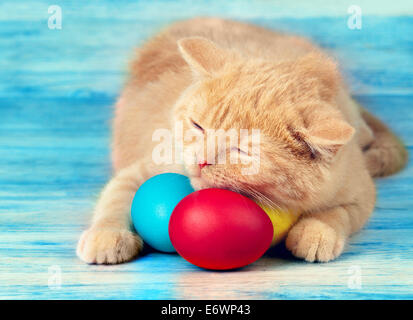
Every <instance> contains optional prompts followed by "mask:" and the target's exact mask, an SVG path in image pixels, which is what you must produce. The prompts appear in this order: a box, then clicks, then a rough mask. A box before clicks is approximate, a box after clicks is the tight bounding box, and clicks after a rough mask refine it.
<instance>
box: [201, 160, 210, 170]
mask: <svg viewBox="0 0 413 320" xmlns="http://www.w3.org/2000/svg"><path fill="white" fill-rule="evenodd" d="M198 165H199V169H202V168H203V167H205V166H210V164H209V163H207V162H206V161H204V162H202V163H198Z"/></svg>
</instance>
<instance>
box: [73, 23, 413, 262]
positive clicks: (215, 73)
mask: <svg viewBox="0 0 413 320" xmlns="http://www.w3.org/2000/svg"><path fill="white" fill-rule="evenodd" d="M115 112H116V115H115V119H114V142H113V165H114V169H115V175H114V177H113V178H112V180H111V181H110V182H109V183H108V184H107V186H106V187H105V188H104V190H103V192H102V194H101V196H100V199H99V201H98V203H97V205H96V208H95V212H94V217H93V222H92V226H91V227H90V228H89V229H88V230H87V231H85V232H84V233H83V235H82V236H81V239H80V241H79V244H78V249H77V253H78V255H79V257H80V258H81V259H82V260H84V261H86V262H88V263H107V264H112V263H120V262H124V261H128V260H130V259H132V258H133V257H134V256H136V255H137V254H138V253H139V251H140V250H141V249H142V245H143V243H142V240H141V239H140V237H139V235H137V234H136V233H134V232H133V231H131V221H130V205H131V201H132V198H133V195H134V194H135V192H136V190H137V189H138V188H139V186H140V185H141V184H142V183H143V182H144V181H145V180H146V179H148V178H150V177H151V176H153V175H155V174H158V173H161V172H177V173H184V172H185V173H186V174H189V176H190V178H191V182H192V184H193V186H194V187H195V188H197V189H200V188H206V187H221V188H230V189H233V190H236V191H239V192H243V193H246V194H249V195H251V196H252V197H253V198H256V199H257V200H260V201H264V202H267V203H270V204H273V205H275V206H279V207H284V208H289V209H293V210H298V211H301V212H303V215H302V216H301V218H300V220H299V221H298V222H297V223H296V224H295V225H294V226H293V227H292V229H291V230H290V232H289V234H288V236H287V239H286V246H287V248H288V249H289V250H290V251H291V252H292V253H293V254H294V255H295V256H297V257H299V258H303V259H305V260H307V261H323V262H325V261H329V260H332V259H334V258H336V257H338V256H339V255H340V254H341V252H342V251H343V248H344V246H345V244H346V241H347V239H348V237H349V236H350V235H351V234H352V233H354V232H356V231H358V230H359V229H360V228H361V227H362V226H363V225H364V224H365V222H366V221H367V219H368V218H369V216H370V214H371V212H372V211H373V208H374V203H375V187H374V184H373V180H372V177H373V176H382V175H388V174H392V173H394V172H396V171H398V170H400V169H401V168H402V167H403V166H404V164H405V163H406V159H407V153H406V151H405V149H404V147H403V146H402V144H401V143H400V142H399V141H398V140H397V138H396V137H395V136H394V135H393V134H392V133H391V132H390V131H389V129H388V128H387V127H386V126H385V125H384V124H383V123H382V122H380V121H379V120H378V119H377V118H375V117H374V116H373V115H371V114H370V113H368V112H367V111H366V110H364V109H362V108H361V107H360V106H358V105H357V104H356V103H355V102H354V101H353V100H352V99H351V97H350V95H349V93H348V92H347V90H346V88H345V86H344V84H343V82H342V80H341V78H340V74H339V72H338V70H337V66H336V63H335V62H334V61H333V60H332V59H331V58H329V57H328V56H327V55H326V54H325V53H323V52H322V51H321V50H320V49H319V48H317V47H316V46H314V45H313V44H311V43H310V42H308V41H307V40H305V39H302V38H299V37H294V36H288V35H282V34H278V33H275V32H273V31H270V30H266V29H263V28H260V27H257V26H253V25H248V24H244V23H239V22H234V21H228V20H222V19H215V18H197V19H191V20H188V21H183V22H179V23H176V24H174V25H172V26H171V27H169V28H168V29H167V30H165V31H164V32H162V33H161V34H159V35H157V36H156V37H154V38H153V39H151V40H150V41H149V42H147V43H146V44H145V45H144V46H143V47H142V48H140V49H139V51H138V54H137V57H136V59H135V60H134V61H133V64H132V66H131V76H130V78H129V81H128V83H127V84H126V87H125V89H124V91H123V93H122V95H121V97H120V98H119V100H118V103H117V105H116V110H115ZM176 121H183V124H184V129H185V130H193V131H195V132H198V133H197V134H201V135H202V134H203V133H202V132H200V130H199V129H197V128H196V127H194V125H193V123H191V121H195V122H197V123H198V124H199V125H200V126H202V127H203V128H214V129H230V128H235V129H241V128H249V129H252V128H257V129H260V130H261V144H260V148H261V149H260V168H259V172H258V173H257V174H254V175H243V174H241V172H240V168H241V166H240V165H231V164H212V165H209V166H205V167H203V168H202V169H200V167H199V166H198V165H196V164H187V165H186V166H185V169H184V166H182V165H170V166H166V165H165V166H159V165H156V164H154V162H153V161H152V150H153V148H154V147H155V145H156V144H158V143H159V142H156V141H152V134H153V132H154V130H156V129H158V128H169V129H172V128H173V126H174V123H176ZM186 147H189V148H195V149H196V147H197V146H196V145H191V143H187V145H186ZM228 152H233V151H231V150H229V151H228ZM198 160H199V161H201V162H202V161H203V160H205V159H198ZM184 170H185V171H184ZM234 214H237V213H236V212H234Z"/></svg>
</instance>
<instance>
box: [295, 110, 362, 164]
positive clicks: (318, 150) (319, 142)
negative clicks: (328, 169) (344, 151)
mask: <svg viewBox="0 0 413 320" xmlns="http://www.w3.org/2000/svg"><path fill="white" fill-rule="evenodd" d="M354 133H355V129H354V128H353V127H352V126H351V125H350V124H349V123H347V121H345V120H343V119H341V118H339V117H331V118H324V119H320V120H319V122H318V123H313V124H310V126H309V127H307V128H306V129H304V130H303V131H301V135H300V138H301V139H302V140H304V141H305V143H306V144H307V145H308V147H309V149H310V150H311V152H312V153H313V155H314V156H317V155H321V156H322V157H323V156H334V155H335V154H336V153H337V151H338V150H339V149H340V148H341V147H342V146H344V145H345V144H347V143H348V142H349V141H350V140H351V139H352V138H353V135H354Z"/></svg>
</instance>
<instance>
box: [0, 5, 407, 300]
mask: <svg viewBox="0 0 413 320" xmlns="http://www.w3.org/2000/svg"><path fill="white" fill-rule="evenodd" d="M359 2H360V3H361V4H360V6H361V8H362V9H363V12H364V14H363V16H362V29H361V30H352V29H349V28H348V26H347V19H348V17H349V14H348V13H347V7H348V4H347V2H343V1H342V2H340V1H339V2H334V3H336V5H334V6H333V5H332V4H331V3H330V4H329V5H326V6H323V5H322V4H323V3H324V2H323V1H320V0H317V1H315V3H318V4H319V6H315V7H310V6H309V5H308V4H307V5H304V4H302V6H300V5H296V6H294V4H291V1H290V2H288V1H286V2H279V1H278V2H275V1H252V2H246V1H240V0H239V1H231V3H229V2H225V3H223V2H221V1H218V0H211V1H204V2H203V3H197V4H196V5H192V6H191V5H190V2H189V1H177V2H171V1H167V0H157V1H118V2H110V1H108V0H106V1H88V2H87V4H86V2H85V3H84V4H82V3H83V1H54V4H57V5H60V6H61V8H62V15H63V23H62V29H61V30H51V29H49V28H48V24H47V22H48V18H49V16H50V15H49V14H48V11H47V10H48V7H49V5H50V3H49V2H48V1H19V2H16V1H9V0H7V1H2V2H1V4H0V70H1V71H0V299H181V298H189V299H221V298H222V299H243V298H245V299H320V298H326V299H343V298H348V299H381V298H385V299H407V298H410V299H411V298H413V212H412V207H413V194H412V186H413V166H412V163H411V161H410V162H409V165H408V167H407V168H406V169H405V170H404V171H403V172H401V173H399V174H398V175H395V176H392V177H390V178H386V179H381V180H378V181H377V187H378V201H377V204H376V209H375V212H374V215H373V217H372V219H371V220H370V222H369V223H368V225H367V226H366V228H365V229H364V230H363V231H362V232H361V233H359V234H357V235H356V236H354V237H353V238H352V239H351V242H350V244H349V246H348V248H347V250H346V252H345V253H344V254H343V255H342V256H341V257H340V258H339V259H338V260H336V261H334V262H331V263H327V264H318V263H315V264H310V263H305V262H302V261H299V260H295V259H293V258H292V257H291V256H289V254H288V253H286V252H285V250H284V249H283V247H282V246H281V247H279V248H276V249H274V250H272V251H271V252H269V253H268V254H267V255H266V256H265V257H263V258H261V259H260V260H259V261H257V262H256V263H254V264H252V265H250V266H248V267H246V268H243V269H241V270H237V271H230V272H212V271H204V270H201V269H199V268H197V267H194V266H192V265H190V264H189V263H187V262H186V261H185V260H183V259H182V258H180V257H179V256H177V255H174V254H160V253H155V252H147V254H145V255H144V256H143V257H141V258H140V259H138V260H135V261H133V262H131V263H126V264H122V265H115V266H96V265H86V264H84V263H83V262H81V261H80V260H79V259H78V258H77V257H76V255H75V248H76V242H77V240H78V238H79V235H80V233H81V232H82V230H84V229H85V228H86V226H87V225H88V222H89V219H90V217H91V209H92V207H93V204H94V201H95V198H96V196H97V194H98V193H99V191H100V189H101V188H102V186H103V185H104V183H105V182H106V181H107V180H108V178H109V177H110V175H111V164H110V157H109V155H110V150H109V145H110V119H111V114H112V105H113V103H114V101H115V100H116V96H117V94H118V93H119V92H120V90H121V86H122V83H123V81H124V79H125V72H126V70H127V62H128V59H129V58H130V57H131V55H132V51H133V48H134V47H135V46H137V45H139V43H141V42H142V41H143V40H144V39H145V38H147V37H148V36H149V35H151V34H153V33H155V32H156V31H158V30H159V29H160V28H162V27H163V26H165V25H166V24H167V23H169V22H171V21H174V20H176V19H181V18H186V17H192V16H196V15H217V16H224V17H232V18H238V19H240V20H245V21H250V22H255V23H258V24H261V25H264V26H268V27H271V28H274V29H279V30H284V31H291V32H294V33H297V34H301V35H304V36H308V37H310V38H312V39H314V41H315V42H317V43H318V44H320V45H322V46H324V47H326V48H328V49H329V51H330V52H331V53H332V54H333V55H334V56H335V57H336V58H337V59H338V60H339V61H340V65H341V68H342V70H343V72H344V74H345V76H346V78H347V81H348V84H349V86H350V87H351V89H352V91H353V92H354V94H355V96H356V97H357V98H358V100H359V101H361V102H362V103H363V104H364V105H365V106H366V107H367V108H368V109H369V110H372V111H373V112H374V113H375V114H377V115H378V116H379V117H380V118H382V119H384V120H385V121H386V122H387V123H388V124H389V125H390V126H391V127H392V128H393V129H394V131H395V132H397V133H398V134H399V135H400V136H401V137H402V138H403V140H404V142H405V143H406V145H407V146H408V149H409V151H412V147H413V125H412V124H413V123H412V120H413V111H412V108H413V41H412V35H413V17H412V13H413V9H412V5H411V4H409V3H408V1H391V3H389V2H388V1H386V2H384V1H383V2H378V1H359ZM386 8H387V9H386ZM386 12H387V13H389V14H388V15H386ZM59 283H60V284H59Z"/></svg>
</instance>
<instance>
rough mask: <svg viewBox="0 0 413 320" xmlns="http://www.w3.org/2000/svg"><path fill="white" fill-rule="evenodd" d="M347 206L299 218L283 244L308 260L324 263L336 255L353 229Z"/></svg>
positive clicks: (296, 254) (341, 250) (299, 256)
mask: <svg viewBox="0 0 413 320" xmlns="http://www.w3.org/2000/svg"><path fill="white" fill-rule="evenodd" d="M349 210H350V211H352V210H354V209H353V208H349V207H335V208H332V209H329V210H328V211H324V212H318V213H316V214H310V215H306V216H304V217H302V218H301V219H300V220H299V221H298V222H297V224H296V225H294V227H293V228H292V229H291V230H290V232H289V233H288V236H287V239H286V242H285V244H286V247H287V249H288V250H290V251H291V252H292V254H293V255H295V256H296V257H298V258H302V259H304V260H306V261H308V262H314V261H319V262H327V261H330V260H333V259H335V258H337V257H338V256H339V255H340V254H341V253H342V252H343V249H344V246H345V244H346V242H347V239H348V237H349V236H350V234H351V232H352V222H351V221H350V219H351V218H350V217H351V213H350V212H349Z"/></svg>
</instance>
